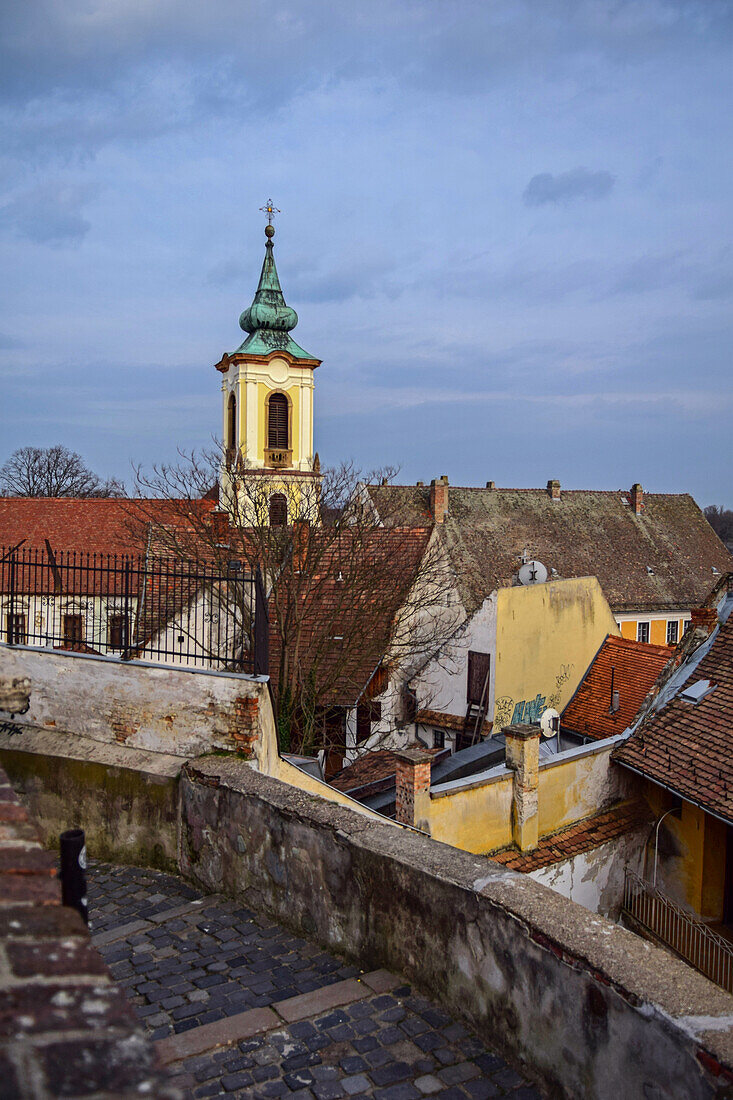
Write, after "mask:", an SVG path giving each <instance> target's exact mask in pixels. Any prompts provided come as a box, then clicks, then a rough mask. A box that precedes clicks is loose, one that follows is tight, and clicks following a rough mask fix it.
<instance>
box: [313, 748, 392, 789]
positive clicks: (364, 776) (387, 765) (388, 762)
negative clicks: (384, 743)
mask: <svg viewBox="0 0 733 1100" xmlns="http://www.w3.org/2000/svg"><path fill="white" fill-rule="evenodd" d="M396 770H397V755H396V753H394V752H391V751H390V750H389V749H375V750H374V751H373V752H365V753H364V755H363V756H360V757H358V759H356V760H355V761H354V763H353V764H347V766H346V767H345V768H342V769H341V771H340V772H336V774H335V775H333V776H331V778H330V779H329V781H328V782H329V784H330V786H332V787H335V788H336V790H337V791H344V792H346V791H355V790H358V789H359V788H360V787H367V786H370V785H371V784H373V783H376V782H377V781H378V780H382V779H389V780H391V779H393V778H394V775H395V772H396ZM387 786H389V784H387ZM374 793H376V791H375V792H374Z"/></svg>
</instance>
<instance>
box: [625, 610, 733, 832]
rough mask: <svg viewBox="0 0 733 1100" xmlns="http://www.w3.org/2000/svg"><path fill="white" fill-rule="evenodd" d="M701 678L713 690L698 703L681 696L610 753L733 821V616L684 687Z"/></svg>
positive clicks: (645, 722)
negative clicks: (708, 681)
mask: <svg viewBox="0 0 733 1100" xmlns="http://www.w3.org/2000/svg"><path fill="white" fill-rule="evenodd" d="M700 680H710V681H711V683H714V684H715V688H714V690H713V691H711V692H710V693H709V694H708V695H706V696H704V698H702V699H701V700H700V702H698V703H692V702H687V701H686V700H685V699H682V698H681V696H680V693H679V692H678V693H677V694H676V695H675V697H674V698H673V699H672V700H671V701H670V702H668V703H667V704H666V705H664V706H663V707H662V708H661V709H660V710H659V711H652V712H651V713H650V714H649V716H648V717H647V718H646V719H645V720H644V721H643V722H642V724H641V726H640V727H639V729H638V730H637V731H636V732H635V733H634V734H633V735H632V736H631V737H630V738H629V739H628V741H626V742H624V743H623V744H622V745H619V746H618V747H617V748H616V749H614V751H613V754H612V755H613V759H614V760H616V761H618V762H619V763H620V764H625V765H627V766H629V767H631V768H633V769H634V770H635V771H637V772H641V774H642V775H646V776H648V777H649V778H650V779H652V780H654V781H656V782H658V783H661V784H663V785H664V786H666V787H669V788H671V789H672V790H673V791H675V792H676V793H677V794H679V795H681V797H682V798H686V799H688V800H691V801H693V802H696V803H698V804H700V805H701V806H702V807H703V809H706V810H709V811H711V812H712V813H714V814H717V815H718V816H720V817H722V818H724V819H725V820H726V821H730V822H731V823H733V615H731V617H730V618H729V619H728V622H727V623H726V624H725V626H721V627H720V631H719V633H718V635H717V637H716V638H715V641H714V642H713V643H712V645H711V647H710V650H709V652H708V653H706V654H705V656H704V657H703V658H702V660H701V661H700V663H699V664H698V665H697V666H696V667H695V668H694V669H693V670H691V672H690V675H689V677H688V679H687V682H686V684H685V687H689V686H691V685H692V684H695V683H697V682H698V681H700ZM683 690H684V689H683Z"/></svg>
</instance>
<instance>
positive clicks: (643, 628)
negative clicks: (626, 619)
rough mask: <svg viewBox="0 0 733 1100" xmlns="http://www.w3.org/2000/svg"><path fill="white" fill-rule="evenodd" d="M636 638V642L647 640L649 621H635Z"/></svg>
mask: <svg viewBox="0 0 733 1100" xmlns="http://www.w3.org/2000/svg"><path fill="white" fill-rule="evenodd" d="M636 640H637V642H648V641H649V623H648V622H646V623H637V624H636Z"/></svg>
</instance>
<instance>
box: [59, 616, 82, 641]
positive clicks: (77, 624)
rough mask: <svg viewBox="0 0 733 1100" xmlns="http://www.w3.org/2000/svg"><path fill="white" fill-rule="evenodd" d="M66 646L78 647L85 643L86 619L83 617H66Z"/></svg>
mask: <svg viewBox="0 0 733 1100" xmlns="http://www.w3.org/2000/svg"><path fill="white" fill-rule="evenodd" d="M61 626H62V633H63V639H64V645H76V644H77V643H78V642H83V641H84V617H83V616H82V615H77V614H74V615H64V617H63V619H62V622H61Z"/></svg>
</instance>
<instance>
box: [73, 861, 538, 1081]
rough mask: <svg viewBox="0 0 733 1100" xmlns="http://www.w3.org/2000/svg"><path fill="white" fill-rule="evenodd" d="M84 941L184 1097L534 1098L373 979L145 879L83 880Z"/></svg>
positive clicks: (192, 895) (119, 875) (175, 884)
mask: <svg viewBox="0 0 733 1100" xmlns="http://www.w3.org/2000/svg"><path fill="white" fill-rule="evenodd" d="M89 905H90V922H91V931H92V936H93V940H94V942H95V943H96V945H97V947H98V948H99V950H100V951H101V953H102V955H103V956H104V958H105V960H106V962H107V963H108V965H109V967H110V969H111V971H112V973H113V975H114V977H115V978H116V979H117V980H118V981H119V982H120V984H121V985H122V986H123V987H124V988H125V989H126V991H127V993H128V996H129V997H130V999H131V1001H132V1003H133V1004H134V1006H135V1008H136V1011H137V1013H138V1015H139V1016H140V1017H141V1019H142V1021H143V1023H144V1024H145V1026H146V1027H147V1028H148V1029H149V1031H150V1033H151V1036H152V1038H153V1039H157V1040H161V1042H160V1049H161V1053H162V1055H163V1057H164V1059H165V1060H166V1061H169V1062H170V1063H172V1069H173V1070H174V1071H175V1072H177V1073H178V1074H179V1082H180V1083H181V1084H182V1085H184V1087H185V1088H186V1090H187V1091H188V1095H189V1096H190V1097H191V1098H192V1100H194V1098H195V1100H198V1098H202V1100H203V1098H204V1097H230V1098H231V1097H241V1098H245V1097H246V1098H247V1100H258V1098H260V1097H262V1098H266V1097H285V1098H287V1100H338V1098H341V1097H374V1098H376V1100H422V1098H423V1097H430V1096H439V1097H442V1098H443V1100H466V1098H467V1097H471V1098H473V1100H488V1098H489V1097H499V1096H510V1097H512V1098H513V1100H540V1095H541V1094H540V1093H539V1092H538V1091H537V1090H536V1089H535V1088H533V1087H531V1086H530V1085H528V1084H527V1083H526V1082H525V1081H523V1079H522V1078H521V1077H520V1076H519V1075H518V1074H516V1073H515V1072H514V1070H512V1069H510V1068H509V1067H508V1066H507V1065H506V1063H505V1062H504V1061H503V1059H502V1058H501V1057H500V1056H499V1055H498V1054H497V1053H495V1052H493V1051H490V1050H488V1049H487V1048H486V1047H485V1045H484V1044H483V1043H482V1042H481V1041H480V1040H478V1039H477V1038H476V1037H475V1036H474V1035H472V1034H471V1033H470V1032H469V1031H468V1030H467V1029H466V1028H465V1027H464V1026H463V1025H462V1024H460V1023H456V1022H455V1021H453V1020H452V1019H451V1018H450V1017H449V1016H447V1015H446V1014H445V1013H444V1012H442V1011H441V1010H440V1009H439V1008H437V1007H436V1006H435V1005H433V1004H431V1003H430V1002H428V1001H426V1000H424V999H423V998H421V997H419V996H417V995H415V994H414V993H413V992H412V990H411V988H410V986H409V985H400V984H399V979H398V978H393V977H392V976H391V975H388V974H387V973H386V972H385V971H377V972H376V973H375V974H362V972H361V971H359V970H358V969H357V968H356V967H353V966H347V965H346V964H344V963H343V961H342V960H340V959H338V958H336V957H335V956H333V955H330V954H328V953H327V952H324V951H322V950H321V949H320V948H319V947H316V946H314V945H313V944H311V943H308V942H307V941H306V940H303V939H300V938H299V937H297V936H293V935H292V934H290V933H289V932H286V931H285V930H284V929H282V928H281V927H279V926H278V925H275V924H273V923H272V922H270V921H268V920H267V919H266V918H263V917H261V916H257V915H256V914H254V913H252V912H250V911H249V910H248V909H247V908H246V907H244V906H242V905H239V904H237V903H236V902H234V901H232V900H230V899H226V898H222V897H218V896H215V895H209V896H204V895H202V894H201V893H199V892H198V891H197V890H195V889H193V888H192V887H191V886H189V885H188V884H186V883H184V882H183V881H182V880H180V879H178V878H176V877H175V876H172V875H165V874H162V873H160V872H157V871H147V870H141V869H139V868H133V867H112V866H109V865H103V864H97V865H94V866H92V867H91V868H90V872H89Z"/></svg>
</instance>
